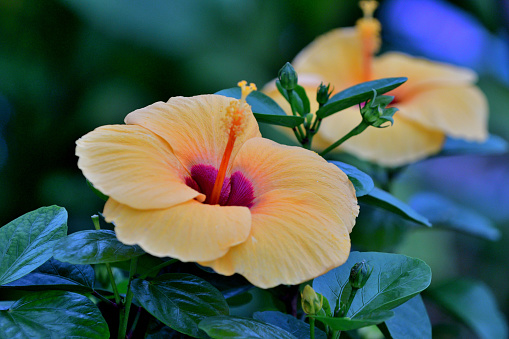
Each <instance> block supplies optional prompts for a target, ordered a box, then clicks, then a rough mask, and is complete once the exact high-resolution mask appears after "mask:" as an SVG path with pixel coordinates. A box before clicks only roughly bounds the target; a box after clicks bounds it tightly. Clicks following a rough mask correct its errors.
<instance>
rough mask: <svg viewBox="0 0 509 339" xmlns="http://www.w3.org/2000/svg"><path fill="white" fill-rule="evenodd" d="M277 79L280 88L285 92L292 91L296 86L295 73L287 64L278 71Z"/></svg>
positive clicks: (296, 78)
mask: <svg viewBox="0 0 509 339" xmlns="http://www.w3.org/2000/svg"><path fill="white" fill-rule="evenodd" d="M278 79H279V82H280V83H281V86H282V87H283V88H284V89H286V90H287V91H289V90H293V89H294V88H295V86H297V81H298V77H297V72H295V69H294V68H293V66H292V65H291V64H290V63H289V62H287V63H286V64H285V65H284V66H283V67H282V68H281V69H280V70H279V73H278Z"/></svg>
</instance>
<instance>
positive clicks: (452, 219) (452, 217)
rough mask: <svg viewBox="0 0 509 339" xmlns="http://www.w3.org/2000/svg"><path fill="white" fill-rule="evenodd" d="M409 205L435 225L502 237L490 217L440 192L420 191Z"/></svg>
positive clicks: (481, 235)
mask: <svg viewBox="0 0 509 339" xmlns="http://www.w3.org/2000/svg"><path fill="white" fill-rule="evenodd" d="M409 205H410V206H412V207H413V208H414V209H415V210H416V211H417V212H419V213H420V214H422V215H424V216H426V217H427V218H428V220H429V221H430V222H431V223H432V224H433V226H435V227H442V228H446V229H451V230H455V231H460V232H463V233H467V234H470V235H475V236H478V237H481V238H485V239H488V240H492V241H494V240H498V239H499V238H500V231H499V230H498V229H497V228H495V226H494V225H493V223H492V222H491V220H490V219H488V218H486V217H485V216H483V215H481V214H479V213H476V212H475V211H473V210H472V209H470V208H466V207H463V206H461V205H459V204H456V203H455V202H453V201H451V200H449V199H447V198H446V197H444V196H442V195H440V194H437V193H432V192H422V193H418V194H416V195H414V196H413V197H412V198H411V199H410V202H409Z"/></svg>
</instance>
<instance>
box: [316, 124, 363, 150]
mask: <svg viewBox="0 0 509 339" xmlns="http://www.w3.org/2000/svg"><path fill="white" fill-rule="evenodd" d="M368 126H369V124H367V123H366V122H364V120H363V121H361V123H360V124H359V125H357V126H356V127H354V128H353V129H352V130H351V131H350V132H348V134H347V135H345V136H344V137H342V138H341V139H339V140H338V141H336V142H335V143H333V144H332V145H330V146H329V147H327V148H326V149H325V150H323V151H322V152H321V153H320V155H321V156H322V157H323V156H324V155H325V154H327V153H329V152H330V151H332V150H333V149H334V148H336V147H338V146H339V145H341V144H342V143H343V142H345V141H347V140H348V139H350V138H351V137H353V136H355V135H357V134H360V133H361V132H362V131H364V130H365V129H366V128H368Z"/></svg>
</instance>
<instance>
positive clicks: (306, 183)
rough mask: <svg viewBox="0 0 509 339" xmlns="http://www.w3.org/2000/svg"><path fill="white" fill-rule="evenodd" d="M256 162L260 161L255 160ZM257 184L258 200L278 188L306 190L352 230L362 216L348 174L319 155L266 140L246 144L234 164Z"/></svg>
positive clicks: (343, 224)
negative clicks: (358, 215) (359, 216)
mask: <svg viewBox="0 0 509 339" xmlns="http://www.w3.org/2000/svg"><path fill="white" fill-rule="evenodd" d="M254 159H256V160H254ZM236 171H240V172H241V173H242V174H243V175H244V176H245V177H246V178H247V179H248V180H249V181H250V182H251V183H252V185H253V188H254V196H255V201H254V205H255V206H256V204H258V197H260V196H262V195H263V194H265V193H267V192H270V191H272V190H276V189H285V190H295V191H300V190H305V191H309V192H313V193H314V194H316V195H317V196H318V197H320V198H322V199H323V200H325V202H326V203H328V204H329V205H330V206H331V207H332V208H333V209H334V210H335V211H336V213H337V214H338V216H339V217H340V218H341V220H342V221H343V222H342V226H345V227H346V228H347V229H348V230H349V231H351V230H352V228H353V225H354V224H355V218H356V217H357V214H358V206H357V199H356V197H355V189H354V188H353V185H352V183H351V182H350V180H349V179H348V177H347V176H346V174H345V173H343V172H342V171H341V170H340V169H339V168H338V167H337V166H334V165H332V164H329V163H328V162H327V161H325V160H324V159H323V158H322V157H320V156H319V155H318V154H316V153H315V152H312V151H309V150H305V149H303V148H301V147H295V146H285V145H280V144H278V143H275V142H274V141H272V140H269V139H264V138H252V139H250V140H248V141H246V143H245V144H244V147H242V149H241V150H240V152H239V153H238V155H237V158H236V159H235V162H234V163H233V168H232V172H236Z"/></svg>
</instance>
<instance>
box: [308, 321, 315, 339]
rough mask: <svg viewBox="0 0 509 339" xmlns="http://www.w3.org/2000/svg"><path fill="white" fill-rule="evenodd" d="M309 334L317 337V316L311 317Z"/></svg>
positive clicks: (313, 337) (313, 338)
mask: <svg viewBox="0 0 509 339" xmlns="http://www.w3.org/2000/svg"><path fill="white" fill-rule="evenodd" d="M309 336H310V337H311V339H315V318H309Z"/></svg>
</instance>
